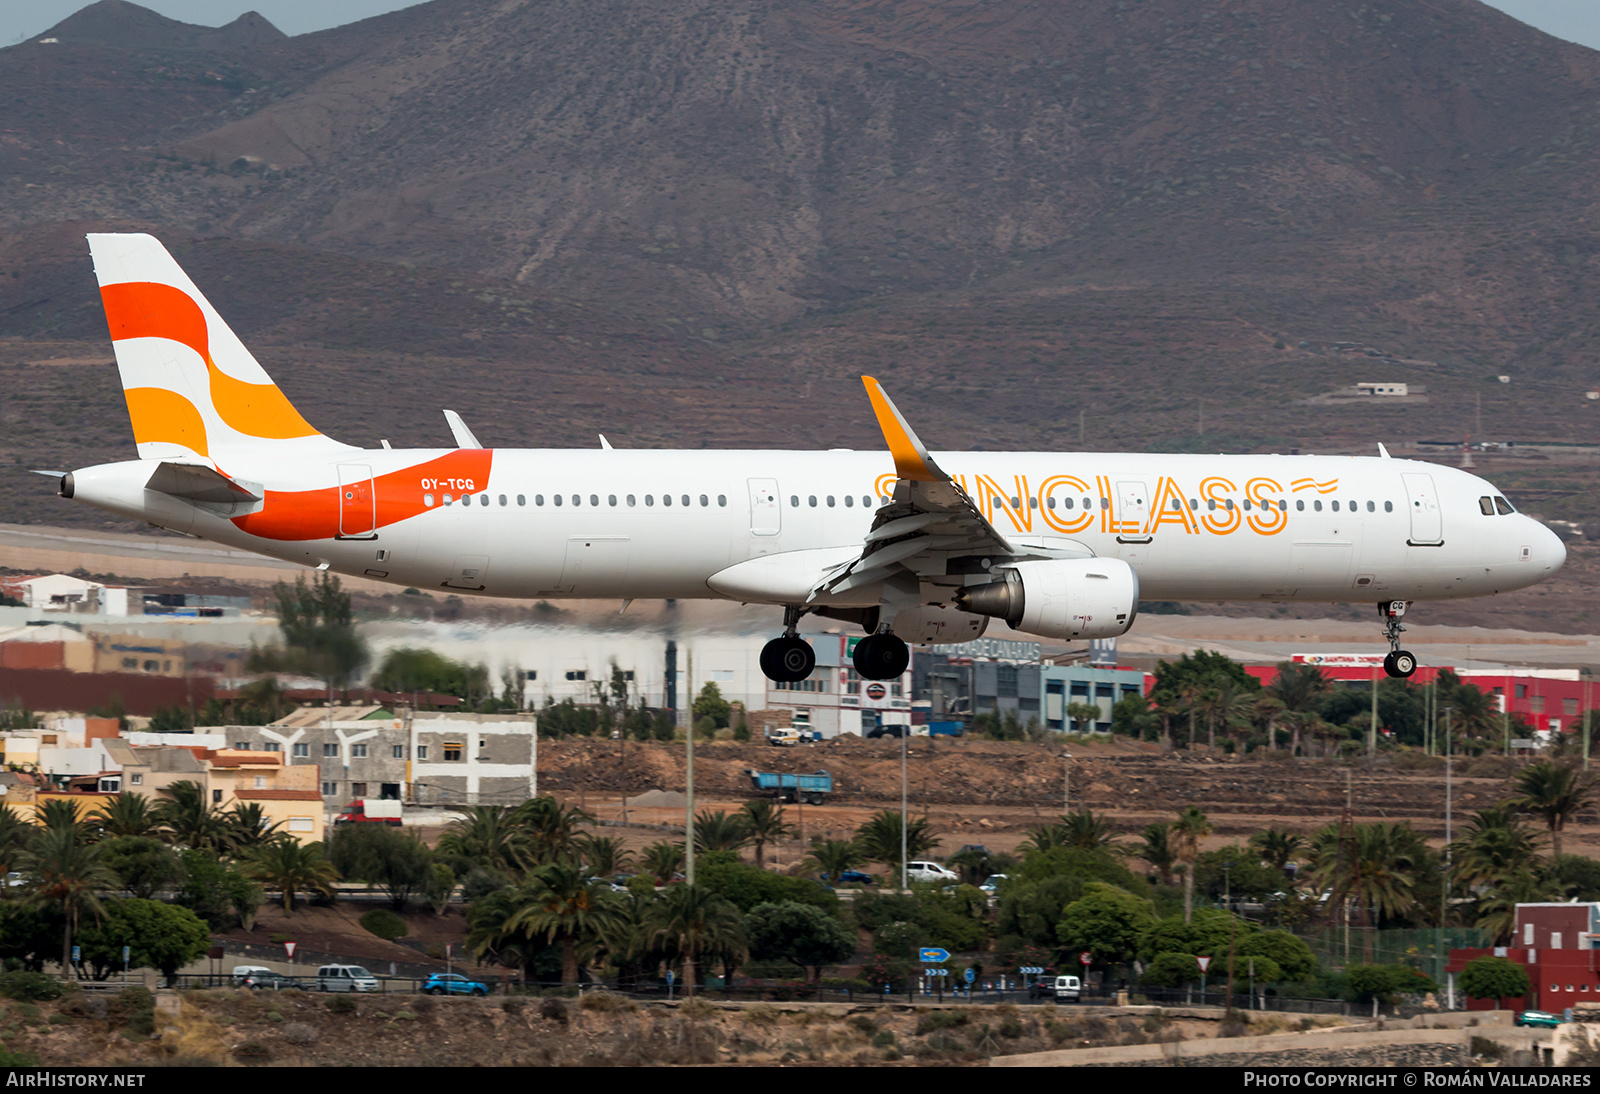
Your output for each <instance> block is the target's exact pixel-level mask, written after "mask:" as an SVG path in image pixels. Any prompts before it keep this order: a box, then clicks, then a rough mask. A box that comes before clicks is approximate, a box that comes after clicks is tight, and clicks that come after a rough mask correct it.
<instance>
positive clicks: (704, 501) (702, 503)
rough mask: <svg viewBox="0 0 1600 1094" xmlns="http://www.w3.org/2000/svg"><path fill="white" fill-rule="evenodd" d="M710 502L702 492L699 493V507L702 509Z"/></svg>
mask: <svg viewBox="0 0 1600 1094" xmlns="http://www.w3.org/2000/svg"><path fill="white" fill-rule="evenodd" d="M710 504H711V499H710V498H708V497H706V496H705V495H704V494H701V495H700V508H702V509H704V508H705V507H706V506H708V505H710Z"/></svg>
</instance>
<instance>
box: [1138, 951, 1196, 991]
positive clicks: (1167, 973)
mask: <svg viewBox="0 0 1600 1094" xmlns="http://www.w3.org/2000/svg"><path fill="white" fill-rule="evenodd" d="M1199 980H1200V962H1198V961H1196V960H1195V958H1194V954H1190V953H1160V954H1157V955H1156V956H1155V957H1154V958H1152V959H1151V961H1150V963H1149V964H1148V965H1146V966H1145V969H1144V974H1143V975H1142V976H1140V977H1139V984H1140V985H1141V986H1149V987H1152V988H1181V987H1183V986H1184V985H1185V984H1194V983H1198V982H1199Z"/></svg>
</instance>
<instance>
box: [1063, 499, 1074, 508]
mask: <svg viewBox="0 0 1600 1094" xmlns="http://www.w3.org/2000/svg"><path fill="white" fill-rule="evenodd" d="M1072 506H1073V501H1072V499H1071V498H1062V499H1061V508H1063V509H1071V508H1072Z"/></svg>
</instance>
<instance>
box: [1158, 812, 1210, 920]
mask: <svg viewBox="0 0 1600 1094" xmlns="http://www.w3.org/2000/svg"><path fill="white" fill-rule="evenodd" d="M1168 827H1169V831H1168V833H1167V843H1168V844H1169V846H1171V848H1172V857H1173V859H1174V860H1176V861H1177V862H1179V863H1181V864H1182V865H1183V921H1184V922H1185V923H1188V922H1189V921H1190V920H1191V919H1193V918H1194V862H1195V859H1197V858H1199V857H1200V841H1201V840H1203V839H1205V838H1206V837H1207V836H1209V835H1210V834H1211V821H1210V820H1209V819H1207V817H1206V815H1205V812H1204V811H1203V810H1202V809H1201V808H1200V807H1199V806H1198V805H1191V806H1189V808H1187V809H1185V810H1184V811H1183V812H1182V813H1179V814H1178V819H1177V820H1175V821H1173V822H1172V824H1171V825H1169V826H1168Z"/></svg>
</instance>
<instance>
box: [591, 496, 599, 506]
mask: <svg viewBox="0 0 1600 1094" xmlns="http://www.w3.org/2000/svg"><path fill="white" fill-rule="evenodd" d="M589 504H590V505H593V506H597V507H598V506H599V504H600V495H599V494H590V495H589Z"/></svg>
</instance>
